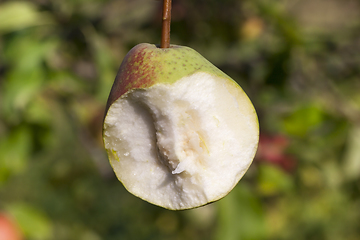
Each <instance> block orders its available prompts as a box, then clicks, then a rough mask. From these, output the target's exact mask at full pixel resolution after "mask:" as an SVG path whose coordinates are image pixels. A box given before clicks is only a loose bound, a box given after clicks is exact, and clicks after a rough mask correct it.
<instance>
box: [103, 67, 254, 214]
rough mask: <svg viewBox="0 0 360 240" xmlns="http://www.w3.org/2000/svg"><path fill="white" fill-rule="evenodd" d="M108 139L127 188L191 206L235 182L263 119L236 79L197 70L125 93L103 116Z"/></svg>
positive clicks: (177, 205)
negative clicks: (175, 78)
mask: <svg viewBox="0 0 360 240" xmlns="http://www.w3.org/2000/svg"><path fill="white" fill-rule="evenodd" d="M104 141H105V148H106V149H107V151H108V153H109V156H110V162H111V164H112V166H113V168H114V171H115V173H116V175H117V177H118V178H119V180H120V181H121V182H122V183H123V184H124V186H125V187H126V188H127V189H128V191H130V192H131V193H133V194H134V195H136V196H138V197H140V198H142V199H144V200H147V201H149V202H151V203H154V204H156V205H159V206H163V207H166V208H169V209H186V208H193V207H196V206H201V205H204V204H206V203H208V202H212V201H215V200H218V199H220V198H221V197H223V196H225V195H226V194H227V193H228V192H229V191H230V190H231V189H232V188H233V187H234V186H235V185H236V184H237V182H238V181H239V180H240V178H241V177H242V176H243V175H244V173H245V172H246V170H247V169H248V167H249V166H250V164H251V162H252V159H253V157H254V155H255V152H256V148H257V143H258V122H257V117H256V113H255V110H254V109H253V106H252V104H251V103H250V101H249V99H248V98H247V96H246V95H245V93H244V92H243V91H242V89H241V88H240V87H239V86H238V85H236V84H235V83H234V82H232V81H231V80H229V79H225V78H220V77H217V76H213V75H210V74H207V73H204V72H199V73H196V74H193V75H191V76H188V77H184V78H182V79H180V80H178V81H177V82H175V83H174V84H171V85H170V84H156V85H154V86H152V87H150V88H148V89H137V90H133V91H130V92H128V93H127V94H125V95H123V96H122V97H120V98H119V99H118V100H116V101H115V102H114V103H113V104H112V105H111V107H110V108H109V110H108V113H107V116H106V118H105V123H104Z"/></svg>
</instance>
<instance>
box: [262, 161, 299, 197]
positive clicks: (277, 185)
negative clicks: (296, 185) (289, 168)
mask: <svg viewBox="0 0 360 240" xmlns="http://www.w3.org/2000/svg"><path fill="white" fill-rule="evenodd" d="M292 187H293V182H292V179H291V177H290V175H288V174H287V173H285V172H284V171H282V170H281V169H280V168H278V167H275V166H271V165H265V164H264V165H261V166H260V167H259V189H260V191H261V192H262V193H263V194H264V195H274V194H279V193H282V192H285V191H288V190H290V189H292Z"/></svg>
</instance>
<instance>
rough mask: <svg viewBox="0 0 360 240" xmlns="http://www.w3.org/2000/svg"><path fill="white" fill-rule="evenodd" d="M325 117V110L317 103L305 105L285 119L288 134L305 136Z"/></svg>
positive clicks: (284, 123) (284, 124)
mask: <svg viewBox="0 0 360 240" xmlns="http://www.w3.org/2000/svg"><path fill="white" fill-rule="evenodd" d="M323 119H324V115H323V111H322V109H321V108H320V107H318V106H316V105H308V106H303V107H301V108H299V109H297V110H296V111H294V112H293V113H292V114H290V115H289V116H288V117H286V118H285V119H284V120H283V127H284V129H285V131H286V132H287V133H288V134H291V135H295V136H299V137H304V136H306V135H307V134H308V133H309V131H311V130H313V129H314V128H316V127H317V126H318V125H319V124H320V123H322V121H323Z"/></svg>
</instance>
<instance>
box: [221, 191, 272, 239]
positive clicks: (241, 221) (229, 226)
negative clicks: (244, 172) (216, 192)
mask: <svg viewBox="0 0 360 240" xmlns="http://www.w3.org/2000/svg"><path fill="white" fill-rule="evenodd" d="M217 205H218V207H219V223H218V229H217V234H216V238H215V239H219V240H220V239H221V240H239V239H240V240H247V239H248V240H256V239H265V235H266V228H265V214H264V210H263V208H262V205H261V202H260V201H259V198H257V197H256V195H255V194H254V193H253V192H252V191H251V190H250V189H249V188H247V187H246V186H244V185H242V184H239V185H238V186H237V187H235V188H234V189H233V190H232V192H231V193H230V194H229V195H227V196H226V197H225V198H223V199H221V200H220V201H219V202H217Z"/></svg>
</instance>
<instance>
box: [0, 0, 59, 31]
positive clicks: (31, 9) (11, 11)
mask: <svg viewBox="0 0 360 240" xmlns="http://www.w3.org/2000/svg"><path fill="white" fill-rule="evenodd" d="M51 23H53V20H52V18H51V17H50V15H49V14H47V13H44V12H39V11H37V9H36V8H35V5H34V4H32V3H30V2H22V1H10V2H6V3H2V4H1V5H0V33H1V32H11V31H16V30H20V29H23V28H26V27H32V26H40V25H45V24H51Z"/></svg>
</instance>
